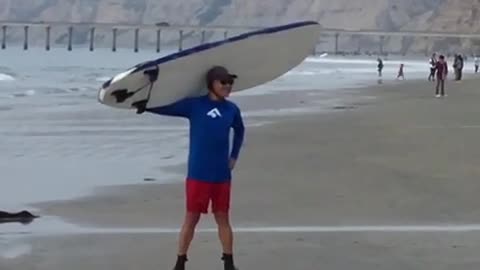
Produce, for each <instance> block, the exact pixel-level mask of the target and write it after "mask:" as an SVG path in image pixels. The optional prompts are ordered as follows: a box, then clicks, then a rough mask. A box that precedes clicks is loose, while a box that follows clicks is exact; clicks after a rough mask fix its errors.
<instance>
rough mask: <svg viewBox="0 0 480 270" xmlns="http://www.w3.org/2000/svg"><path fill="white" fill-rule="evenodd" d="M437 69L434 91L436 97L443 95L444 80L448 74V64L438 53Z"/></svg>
mask: <svg viewBox="0 0 480 270" xmlns="http://www.w3.org/2000/svg"><path fill="white" fill-rule="evenodd" d="M436 70H437V87H436V91H435V96H436V97H437V98H438V97H445V96H446V94H445V80H446V78H447V75H448V65H447V62H446V61H445V57H444V56H443V55H440V57H439V60H438V62H437V66H436Z"/></svg>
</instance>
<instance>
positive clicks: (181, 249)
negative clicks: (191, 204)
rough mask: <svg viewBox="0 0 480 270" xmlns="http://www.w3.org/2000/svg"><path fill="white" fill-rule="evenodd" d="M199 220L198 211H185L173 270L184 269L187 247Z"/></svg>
mask: <svg viewBox="0 0 480 270" xmlns="http://www.w3.org/2000/svg"><path fill="white" fill-rule="evenodd" d="M199 220H200V213H190V212H187V214H186V215H185V220H184V222H183V225H182V229H181V231H180V234H179V239H178V258H177V263H176V264H175V268H174V270H184V269H185V262H186V261H187V253H188V248H189V247H190V243H191V242H192V240H193V236H194V235H195V227H196V226H197V224H198V221H199Z"/></svg>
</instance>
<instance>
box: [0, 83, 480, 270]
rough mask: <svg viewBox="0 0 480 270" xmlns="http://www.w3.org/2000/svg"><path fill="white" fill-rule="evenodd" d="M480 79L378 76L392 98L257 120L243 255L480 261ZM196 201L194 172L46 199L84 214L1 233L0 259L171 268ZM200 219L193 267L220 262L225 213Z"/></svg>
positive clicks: (241, 199)
mask: <svg viewBox="0 0 480 270" xmlns="http://www.w3.org/2000/svg"><path fill="white" fill-rule="evenodd" d="M479 83H480V78H479V79H475V80H465V81H462V82H458V83H456V82H449V83H448V88H447V93H448V95H449V96H448V97H447V98H446V99H440V98H435V97H434V93H433V84H432V83H428V82H416V83H408V84H400V85H395V86H391V87H386V86H380V87H371V88H370V90H371V91H372V93H369V95H370V94H375V93H377V94H378V95H379V98H377V99H375V100H373V101H368V102H365V103H363V104H360V105H358V107H357V108H356V109H353V110H339V111H337V113H330V114H316V115H306V116H305V115H304V116H292V117H289V118H288V119H286V120H285V121H283V122H278V123H274V124H272V125H267V126H262V127H258V128H254V129H250V130H247V137H246V141H245V142H246V143H245V148H244V149H243V150H242V154H241V159H240V160H239V163H238V164H237V166H238V167H237V169H236V171H235V172H234V182H233V183H234V186H233V190H232V191H233V193H232V224H233V226H234V229H237V230H236V231H237V233H236V234H235V258H236V262H237V264H238V266H239V267H240V268H241V269H249V268H251V269H255V268H265V269H270V268H274V269H275V268H278V269H312V266H316V265H321V267H324V268H328V269H334V270H337V269H338V270H344V269H352V268H355V269H359V270H367V269H368V270H370V269H373V268H380V269H392V270H402V269H427V270H430V269H431V270H439V269H441V270H443V269H445V270H447V269H452V268H455V269H462V270H463V269H465V270H470V269H477V268H478V267H479V266H480V259H479V257H478V253H479V252H480V245H479V244H478V243H479V234H478V230H479V229H480V210H479V209H480V199H479V197H478V194H477V193H478V192H477V190H478V179H480V169H478V164H479V162H480V154H479V153H480V151H478V147H476V145H477V141H478V137H479V136H480V118H478V112H479V111H480V109H479V107H478V100H480V91H479V90H478V89H479V88H478V84H479ZM177 169H179V168H177ZM183 202H184V196H183V187H182V186H181V185H180V183H177V184H166V185H161V184H154V183H150V184H147V185H134V186H123V187H114V188H113V189H103V190H102V191H101V193H97V194H96V195H93V194H92V195H91V197H85V198H83V199H82V200H70V201H65V202H52V204H51V205H48V206H45V207H46V208H45V209H46V210H45V213H47V214H52V215H59V216H63V217H64V218H65V219H67V220H69V221H72V222H75V223H76V224H80V227H78V228H71V229H72V230H71V231H65V232H62V231H61V227H60V228H59V229H60V230H59V231H57V230H56V229H57V228H55V227H49V228H48V229H49V230H48V232H49V233H47V234H42V233H36V232H35V231H34V229H33V228H34V227H25V228H24V229H23V230H26V231H29V230H30V232H24V233H19V234H17V235H15V236H12V235H8V234H7V235H1V236H0V268H1V269H6V270H10V269H12V270H13V269H26V268H28V269H30V268H32V269H33V268H34V269H36V270H60V269H72V270H77V269H78V270H80V269H105V268H108V269H116V270H129V269H147V270H150V269H152V270H153V269H170V268H171V267H172V265H173V264H174V262H175V258H176V254H175V247H176V245H177V231H178V228H179V226H180V222H181V220H182V218H183V207H184V206H183ZM32 226H35V225H32ZM199 229H201V230H200V232H199V233H198V234H196V236H195V239H194V241H193V242H192V248H191V252H190V253H189V265H188V267H189V268H190V267H191V268H197V269H216V268H217V267H220V266H221V260H220V255H221V248H220V246H219V243H218V237H217V235H216V233H215V225H214V222H213V218H211V217H204V218H202V220H201V222H200V224H199ZM4 236H5V237H4ZM132 247H134V248H132ZM292 258H294V259H292ZM317 268H318V267H317Z"/></svg>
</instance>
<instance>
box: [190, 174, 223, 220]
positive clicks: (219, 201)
mask: <svg viewBox="0 0 480 270" xmlns="http://www.w3.org/2000/svg"><path fill="white" fill-rule="evenodd" d="M230 187H231V185H230V182H225V183H209V182H204V181H198V180H194V179H187V184H186V195H187V211H188V212H191V213H205V214H206V213H208V205H209V203H210V200H211V201H212V212H213V213H216V212H224V213H228V211H229V210H230Z"/></svg>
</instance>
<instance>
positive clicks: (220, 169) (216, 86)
mask: <svg viewBox="0 0 480 270" xmlns="http://www.w3.org/2000/svg"><path fill="white" fill-rule="evenodd" d="M236 78H237V76H236V75H233V74H230V73H229V72H228V70H227V69H226V68H224V67H220V66H216V67H213V68H212V69H210V70H209V71H208V73H207V76H206V83H207V87H208V90H209V92H208V94H207V95H204V96H201V97H194V98H185V99H182V100H180V101H178V102H176V103H173V104H171V105H167V106H162V107H156V108H152V109H145V108H144V107H143V108H142V107H141V106H140V107H138V111H137V113H142V112H144V111H147V112H151V113H155V114H160V115H167V116H178V117H185V118H187V119H189V120H190V150H189V157H188V176H187V179H186V214H185V220H184V223H183V226H182V229H181V232H180V235H179V244H178V257H177V262H176V264H175V268H174V270H184V269H185V262H186V261H187V253H188V249H189V246H190V243H191V241H192V239H193V236H194V232H195V227H196V225H197V223H198V221H199V220H200V215H201V214H202V213H203V214H206V213H207V212H208V211H207V210H208V206H209V203H210V201H211V203H212V205H211V206H212V212H213V214H214V217H215V221H216V223H217V225H218V235H219V238H220V242H221V244H222V248H223V256H222V260H223V261H224V269H225V270H235V269H236V268H235V266H234V262H233V233H232V227H231V225H230V220H229V208H230V189H231V184H230V183H231V170H233V168H234V166H235V163H236V160H237V159H238V156H239V153H240V148H241V146H242V143H243V138H244V130H245V129H244V125H243V120H242V116H241V112H240V109H239V108H238V107H237V106H236V105H235V104H234V103H233V102H231V101H228V100H227V99H226V98H227V97H228V96H229V95H230V92H231V90H232V85H233V83H234V79H236ZM143 106H144V105H143ZM230 128H233V130H234V138H233V145H232V150H231V153H229V133H230Z"/></svg>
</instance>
